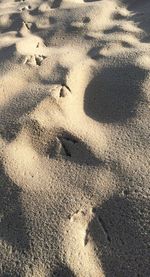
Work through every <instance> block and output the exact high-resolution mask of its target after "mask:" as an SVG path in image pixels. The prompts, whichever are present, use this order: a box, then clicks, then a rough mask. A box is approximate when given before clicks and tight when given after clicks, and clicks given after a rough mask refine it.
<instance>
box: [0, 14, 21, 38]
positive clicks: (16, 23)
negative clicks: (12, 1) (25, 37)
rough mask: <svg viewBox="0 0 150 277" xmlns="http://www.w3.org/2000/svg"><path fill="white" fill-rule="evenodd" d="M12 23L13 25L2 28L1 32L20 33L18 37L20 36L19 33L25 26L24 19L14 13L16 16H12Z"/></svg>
mask: <svg viewBox="0 0 150 277" xmlns="http://www.w3.org/2000/svg"><path fill="white" fill-rule="evenodd" d="M10 22H11V23H10V25H9V27H0V32H1V33H6V32H12V31H16V32H18V36H19V31H20V29H21V27H22V24H23V19H22V17H21V14H20V13H14V14H12V15H10Z"/></svg>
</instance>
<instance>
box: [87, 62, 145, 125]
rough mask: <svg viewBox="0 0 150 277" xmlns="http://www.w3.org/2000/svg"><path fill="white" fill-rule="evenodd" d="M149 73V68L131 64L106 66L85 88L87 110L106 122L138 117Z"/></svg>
mask: <svg viewBox="0 0 150 277" xmlns="http://www.w3.org/2000/svg"><path fill="white" fill-rule="evenodd" d="M146 76H147V72H146V70H144V69H140V68H138V67H135V66H134V65H131V64H125V65H123V66H120V67H117V68H116V67H111V65H110V67H107V68H104V69H103V70H102V71H101V72H100V73H99V74H97V76H96V77H94V78H93V80H92V81H91V82H90V83H89V85H88V86H87V88H86V90H85V97H84V110H85V113H86V114H87V115H88V116H90V117H91V118H93V119H95V120H97V121H99V122H105V123H111V122H123V121H126V120H127V119H128V118H131V117H134V116H135V115H136V110H137V106H138V104H139V102H140V101H143V98H142V92H141V83H142V82H143V81H144V80H145V77H146Z"/></svg>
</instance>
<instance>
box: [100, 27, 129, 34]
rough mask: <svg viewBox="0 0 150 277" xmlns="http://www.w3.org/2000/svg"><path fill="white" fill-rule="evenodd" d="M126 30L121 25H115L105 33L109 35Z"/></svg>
mask: <svg viewBox="0 0 150 277" xmlns="http://www.w3.org/2000/svg"><path fill="white" fill-rule="evenodd" d="M123 32H125V31H124V30H123V29H122V28H120V27H119V26H114V27H113V28H111V29H106V30H104V31H103V33H104V34H106V35H108V34H113V33H123Z"/></svg>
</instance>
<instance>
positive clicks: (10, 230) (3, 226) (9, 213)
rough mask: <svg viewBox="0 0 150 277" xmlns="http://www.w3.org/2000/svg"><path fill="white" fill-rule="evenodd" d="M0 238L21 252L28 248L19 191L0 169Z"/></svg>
mask: <svg viewBox="0 0 150 277" xmlns="http://www.w3.org/2000/svg"><path fill="white" fill-rule="evenodd" d="M0 214H1V216H2V218H1V222H0V238H1V240H4V241H6V242H8V244H10V245H11V246H12V247H13V248H14V249H16V248H17V249H18V250H19V251H21V252H24V251H27V250H28V248H29V238H28V232H27V227H26V219H25V215H24V211H23V207H22V203H21V189H20V188H19V187H18V186H17V185H16V184H15V183H13V182H12V181H11V179H10V178H9V177H8V176H7V175H6V174H5V172H4V169H3V168H2V166H1V168H0Z"/></svg>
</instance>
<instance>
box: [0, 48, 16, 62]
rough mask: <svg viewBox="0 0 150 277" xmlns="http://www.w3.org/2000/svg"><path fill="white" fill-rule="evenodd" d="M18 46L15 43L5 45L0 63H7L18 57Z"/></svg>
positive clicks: (0, 52)
mask: <svg viewBox="0 0 150 277" xmlns="http://www.w3.org/2000/svg"><path fill="white" fill-rule="evenodd" d="M15 54H16V47H15V44H13V45H11V46H8V47H3V48H2V49H1V50H0V64H2V63H5V62H6V61H9V62H10V61H12V60H13V59H14V58H15V57H16V55H15Z"/></svg>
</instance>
